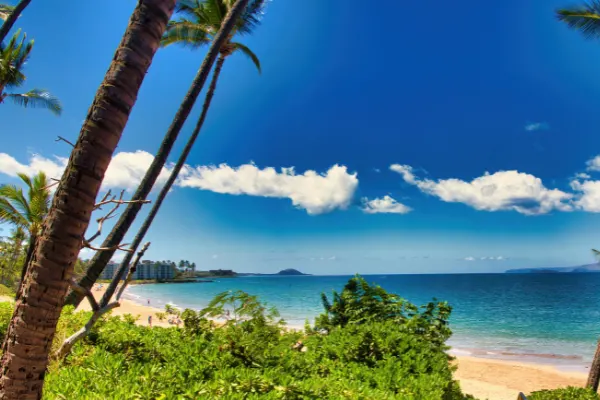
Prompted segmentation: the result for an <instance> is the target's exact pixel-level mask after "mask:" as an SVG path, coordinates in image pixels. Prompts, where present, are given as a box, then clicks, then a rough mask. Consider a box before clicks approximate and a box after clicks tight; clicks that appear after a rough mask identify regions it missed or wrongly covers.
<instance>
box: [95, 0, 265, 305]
mask: <svg viewBox="0 0 600 400" xmlns="http://www.w3.org/2000/svg"><path fill="white" fill-rule="evenodd" d="M264 6H265V0H251V1H250V2H249V3H248V8H247V9H246V11H245V12H244V13H243V14H242V15H241V16H240V18H239V19H238V20H237V23H236V24H235V27H234V28H233V30H232V31H231V33H230V34H229V35H228V36H227V40H225V42H224V43H223V44H222V45H221V48H220V50H219V58H218V60H217V64H216V66H215V71H214V72H213V77H212V80H211V82H210V86H209V87H208V91H207V92H206V98H205V99H204V104H203V106H202V113H201V114H200V118H199V119H198V123H197V124H196V127H195V128H194V131H193V132H192V136H190V138H189V139H188V141H187V143H186V144H185V147H184V149H183V152H182V153H181V155H180V156H179V159H178V160H177V163H176V164H175V166H174V167H173V171H171V175H170V176H169V178H168V180H167V182H166V183H165V185H164V186H163V188H162V189H161V190H160V193H159V194H158V197H157V198H156V200H155V201H154V203H153V204H152V209H151V210H150V213H149V214H148V216H147V217H146V219H145V220H144V222H143V223H142V226H141V227H140V230H139V231H138V233H137V234H136V235H135V238H134V239H133V242H132V243H131V246H130V250H131V252H129V253H127V254H126V255H125V257H123V260H122V261H121V264H120V265H119V268H118V269H117V272H116V273H115V277H116V279H114V280H113V281H112V282H111V283H110V285H117V284H118V282H119V281H120V280H121V279H122V278H123V277H124V276H125V273H126V272H127V269H128V268H129V265H130V263H131V260H132V258H133V256H134V254H135V250H136V249H137V248H138V247H139V245H140V244H141V243H142V241H143V240H144V236H145V235H146V233H147V232H148V229H150V226H151V225H152V222H153V221H154V218H155V217H156V214H157V213H158V210H160V207H161V205H162V203H163V201H164V200H165V197H166V196H167V194H168V193H169V190H171V187H172V186H173V184H174V183H175V180H176V179H177V176H178V175H179V172H181V168H183V166H184V165H185V161H186V160H187V157H188V155H189V154H190V151H191V150H192V147H193V146H194V143H195V142H196V138H198V135H199V134H200V130H201V129H202V125H203V124H204V121H205V119H206V114H207V113H208V109H209V108H210V103H211V101H212V98H213V95H214V93H215V89H216V88H217V81H218V80H219V76H220V74H221V69H222V68H223V63H224V62H225V59H226V58H227V57H229V56H230V55H232V54H233V53H235V52H237V51H240V52H242V53H243V54H245V55H246V56H248V57H249V58H250V59H251V60H252V62H253V63H254V65H255V66H256V68H257V69H258V72H259V73H260V61H259V60H258V57H256V55H255V54H254V53H253V52H252V51H251V50H250V49H249V48H248V47H246V46H244V45H243V44H241V43H237V42H233V41H232V38H233V36H234V35H235V34H236V33H240V34H250V33H252V31H253V29H254V28H255V27H256V26H257V25H258V24H259V23H260V16H261V15H262V12H263V10H264ZM230 8H231V1H230V0H206V1H203V2H200V0H191V1H180V2H179V4H178V10H179V11H180V12H181V13H182V14H184V15H185V18H182V19H180V20H178V21H174V22H170V23H169V26H168V27H167V32H166V33H165V36H164V38H163V40H162V45H163V46H168V45H171V44H174V43H178V44H182V45H184V46H191V47H192V48H198V47H200V46H202V45H203V44H204V43H206V38H207V37H209V38H210V37H212V35H214V34H215V33H216V32H218V31H219V30H220V29H221V26H222V25H223V23H224V16H225V15H227V14H228V13H229V11H230ZM189 265H190V263H189V261H183V260H182V261H181V263H180V266H184V267H185V266H187V268H189ZM187 268H186V271H187V270H188V269H187ZM110 285H109V288H110ZM113 291H114V290H113ZM109 293H111V292H110V290H108V289H107V291H106V292H105V295H104V298H103V300H102V301H103V302H105V303H107V304H108V301H109V300H110V298H108V296H109Z"/></svg>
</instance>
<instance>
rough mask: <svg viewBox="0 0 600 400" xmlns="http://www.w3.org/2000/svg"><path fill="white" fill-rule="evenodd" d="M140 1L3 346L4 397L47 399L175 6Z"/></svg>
mask: <svg viewBox="0 0 600 400" xmlns="http://www.w3.org/2000/svg"><path fill="white" fill-rule="evenodd" d="M175 3H176V0H139V1H138V4H137V6H136V7H135V10H134V12H133V15H132V16H131V19H130V20H129V25H128V26H127V30H126V31H125V34H124V36H123V39H122V41H121V43H120V44H119V47H118V48H117V51H116V53H115V56H114V57H113V60H112V62H111V64H110V67H109V69H108V71H107V73H106V76H105V78H104V81H103V82H102V83H101V85H100V88H99V89H98V91H97V93H96V96H95V98H94V101H93V103H92V106H91V107H90V109H89V111H88V115H87V117H86V119H85V121H84V122H83V127H82V129H81V133H80V135H79V138H78V140H77V142H76V144H75V146H74V148H73V152H72V154H71V157H70V158H69V162H68V163H67V167H66V169H65V172H64V174H63V177H62V179H61V181H60V183H59V185H58V188H57V190H56V193H55V195H54V199H53V201H52V206H51V208H50V210H49V212H48V215H47V217H46V219H45V222H44V225H43V227H42V232H41V235H40V237H39V239H38V241H37V243H36V245H35V249H34V253H33V257H32V259H31V262H30V263H29V265H28V266H27V273H26V275H25V279H24V281H23V287H22V293H21V296H20V297H19V298H18V299H17V301H16V303H15V311H14V313H13V316H12V319H11V321H10V324H9V326H8V329H7V332H6V336H5V339H4V343H3V345H2V358H1V359H0V397H2V399H4V400H17V399H20V400H28V399H31V400H34V399H35V400H37V399H40V398H41V397H42V388H43V383H44V375H45V372H46V368H47V366H48V353H49V351H50V345H51V343H52V340H53V338H54V333H55V332H56V324H57V322H58V318H59V316H60V313H61V311H62V308H63V303H64V298H65V295H66V294H67V289H68V287H69V278H70V277H71V276H72V274H73V268H74V265H75V262H76V260H77V255H78V253H79V250H80V249H81V246H82V242H83V235H84V234H85V231H86V229H87V227H88V224H89V221H90V216H91V214H92V211H93V209H94V203H95V201H96V200H95V199H96V196H97V194H98V191H99V190H100V185H101V183H102V179H103V177H104V173H105V172H106V169H107V167H108V165H109V163H110V160H111V156H112V153H113V152H114V150H115V148H116V147H117V144H118V143H119V140H120V139H121V134H122V133H123V129H124V128H125V125H126V124H127V120H128V119H129V114H130V113H131V110H132V108H133V106H134V104H135V101H136V99H137V95H138V91H139V89H140V86H141V85H142V82H143V80H144V77H145V76H146V73H147V72H148V68H149V67H150V64H151V63H152V59H153V57H154V54H155V52H156V50H157V49H158V47H159V45H160V39H161V37H162V35H163V34H164V32H165V30H166V28H167V23H168V22H169V19H170V17H171V14H172V13H173V10H174V8H175Z"/></svg>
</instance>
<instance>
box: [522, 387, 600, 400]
mask: <svg viewBox="0 0 600 400" xmlns="http://www.w3.org/2000/svg"><path fill="white" fill-rule="evenodd" d="M527 399H528V400H600V396H599V395H598V393H596V392H594V391H593V390H592V389H589V388H585V389H584V388H577V387H571V386H569V387H567V388H562V389H555V390H540V391H539V392H533V393H531V395H529V396H527Z"/></svg>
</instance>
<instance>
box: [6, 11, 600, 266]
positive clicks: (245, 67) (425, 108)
mask: <svg viewBox="0 0 600 400" xmlns="http://www.w3.org/2000/svg"><path fill="white" fill-rule="evenodd" d="M135 3H136V2H135V1H133V0H109V1H107V2H105V3H104V4H103V7H97V6H96V5H94V4H93V3H90V2H69V3H68V4H67V3H66V2H60V4H53V5H50V4H46V3H45V2H38V3H35V2H33V3H32V5H31V6H30V7H29V8H28V9H27V10H26V12H25V14H24V15H23V16H22V17H21V18H20V20H19V23H18V26H19V27H21V28H22V29H23V31H25V32H27V34H28V37H30V38H34V39H35V47H34V50H33V52H32V57H31V60H30V62H29V63H28V65H27V68H26V73H27V78H28V79H27V83H26V85H25V86H24V89H25V90H27V89H29V88H33V87H41V88H46V89H48V90H50V91H51V92H52V93H54V94H55V95H56V96H58V97H59V98H60V99H61V100H62V102H63V106H64V113H63V115H62V116H61V117H55V116H53V115H51V114H50V113H49V112H47V111H44V110H31V109H27V110H25V109H20V108H19V107H17V106H15V105H13V104H10V103H5V104H2V105H0V120H1V121H2V125H3V128H2V132H3V133H2V138H3V141H2V147H1V148H0V181H2V182H10V183H13V182H17V181H16V179H15V178H14V174H15V173H16V172H18V171H27V172H29V171H35V170H36V169H45V170H46V171H48V172H49V173H50V174H51V175H52V173H54V174H55V175H60V171H61V169H60V168H61V165H62V164H61V163H62V161H61V160H60V159H57V158H55V156H58V157H67V156H68V151H69V148H68V146H67V145H65V144H64V143H56V142H55V141H54V139H55V138H56V136H57V135H61V136H65V137H67V138H69V139H72V140H75V138H76V136H77V134H78V133H79V129H80V127H81V122H82V121H83V119H84V118H85V115H86V111H87V109H88V107H89V105H90V103H91V100H92V98H93V96H94V93H95V91H96V89H97V87H98V84H99V83H100V82H101V80H102V78H103V76H104V73H105V72H106V69H107V67H108V65H109V63H110V60H111V57H112V55H113V53H114V50H115V48H116V46H117V44H118V43H119V41H120V38H121V35H122V33H123V31H124V29H125V26H126V24H127V21H128V18H129V16H130V14H131V12H132V10H133V8H134V6H135ZM567 4H570V3H569V2H566V3H565V2H563V1H555V0H532V1H529V2H526V4H524V3H523V2H521V1H517V0H508V1H505V2H503V3H502V5H498V4H481V3H480V2H475V1H467V2H463V3H462V4H461V5H460V6H456V5H451V4H444V3H442V4H438V5H436V7H435V8H432V9H430V10H429V9H428V10H427V18H426V19H424V18H423V17H422V15H423V11H424V9H423V6H422V5H421V4H418V3H414V4H411V3H401V4H396V3H395V2H384V4H382V5H381V6H380V7H356V6H352V2H342V1H339V0H338V1H328V2H324V1H322V0H305V1H303V2H290V1H283V0H273V1H272V2H271V3H270V4H269V6H268V9H267V13H266V15H265V16H264V20H263V24H262V26H260V27H259V28H258V29H257V30H256V32H255V34H254V35H253V36H251V37H244V38H243V39H242V40H243V42H244V43H245V44H247V45H248V46H249V47H250V48H252V49H253V50H254V52H255V53H256V54H257V55H258V56H259V57H260V59H261V62H262V65H263V73H262V75H259V74H258V73H257V72H256V70H255V68H254V67H253V65H252V64H251V63H250V62H249V60H247V59H246V58H244V57H243V56H241V55H234V56H232V57H231V58H230V59H228V60H227V62H226V64H225V67H224V70H223V73H222V76H221V79H220V81H219V86H218V89H217V93H216V96H215V98H214V101H213V105H212V108H211V111H210V114H209V116H208V119H207V121H206V124H205V128H204V130H203V133H202V134H201V137H200V138H199V140H198V141H197V143H196V145H195V148H194V150H193V151H192V154H191V156H190V158H189V159H188V164H189V168H188V169H187V170H186V173H185V174H184V176H182V179H181V181H180V182H179V185H178V186H177V187H176V188H175V189H174V190H173V191H172V192H171V193H170V195H169V196H168V198H167V201H166V202H165V204H164V206H163V208H162V210H161V212H160V214H159V216H158V218H157V219H156V221H155V224H154V226H153V228H152V230H151V232H150V233H149V235H148V239H149V240H150V241H151V242H152V246H151V248H150V251H149V252H148V257H149V258H158V259H175V260H178V259H182V258H184V259H189V260H191V261H195V262H196V263H197V264H198V267H199V268H211V269H212V268H233V269H236V270H238V271H257V272H275V271H277V270H279V269H282V268H298V269H300V270H302V271H305V272H309V273H320V274H348V273H354V272H360V273H420V272H424V273H425V272H495V271H503V270H505V269H508V268H514V267H529V266H532V267H535V266H566V265H577V264H585V263H590V262H593V257H592V256H591V252H590V249H591V248H592V247H597V246H599V245H600V243H599V240H600V235H599V234H598V233H600V217H599V216H598V214H597V213H598V212H600V172H598V171H600V158H598V159H595V157H596V156H598V155H600V136H599V135H598V132H597V129H598V126H600V114H599V113H598V112H597V110H598V108H599V107H600V79H598V72H597V70H598V65H600V43H597V42H596V43H595V42H589V41H585V40H584V39H583V38H582V37H580V35H578V34H577V33H576V32H572V31H569V30H568V29H567V28H566V27H565V26H563V25H562V24H560V23H558V22H557V21H556V20H555V18H554V14H553V12H554V10H555V9H556V8H558V7H560V6H564V5H567ZM482 15H484V16H486V17H485V18H482ZM204 51H205V50H200V51H195V52H193V51H190V50H188V49H183V48H177V47H170V48H167V49H162V50H159V52H158V53H157V55H156V57H155V59H154V62H153V65H152V67H151V69H150V71H149V73H148V75H147V77H146V80H145V82H144V85H143V87H142V89H141V92H140V96H139V99H138V102H137V104H136V107H135V109H134V111H133V113H132V115H131V118H130V120H129V124H128V125H127V128H126V130H125V132H124V135H123V138H122V140H121V142H120V144H119V147H118V149H117V151H116V153H115V161H113V164H115V165H114V166H112V168H113V169H112V170H109V172H108V173H107V182H106V188H108V187H112V188H113V189H117V188H124V189H129V190H131V188H132V187H134V186H135V184H136V183H137V180H138V179H140V178H141V176H142V175H143V172H144V168H145V167H146V166H147V165H148V164H149V162H150V161H149V160H151V158H149V157H151V156H150V154H152V153H154V152H155V151H156V149H157V148H158V147H159V144H160V141H161V138H162V136H163V134H164V133H165V131H166V129H167V127H168V126H169V123H170V121H171V119H172V118H173V116H174V114H175V112H176V110H177V107H178V106H179V103H180V101H181V99H182V98H183V96H184V94H185V92H186V91H187V88H188V86H189V84H190V83H191V81H192V79H193V76H194V74H195V72H196V70H197V68H198V67H199V65H200V63H201V62H202V59H203V57H204ZM199 108H200V107H199V104H197V107H196V109H195V111H194V113H193V114H192V116H191V118H190V119H189V121H188V123H187V124H186V126H185V127H184V129H183V131H182V134H181V135H180V139H179V141H178V142H177V144H176V146H175V149H174V152H173V153H172V156H171V157H170V160H171V161H175V159H176V157H177V155H178V154H179V152H180V151H181V149H182V147H183V145H184V142H185V140H187V137H188V135H189V134H190V133H191V130H192V128H193V124H194V123H195V121H196V119H197V117H198V114H199ZM144 152H145V153H144ZM251 163H254V164H251ZM221 164H226V166H220V165H221ZM269 167H271V168H274V169H275V170H266V168H269ZM291 167H293V168H294V171H295V172H294V173H295V175H294V176H292V172H290V171H288V170H284V171H282V169H281V168H291ZM331 168H333V169H331ZM286 171H287V172H286ZM307 171H309V172H308V173H307ZM310 171H312V172H310ZM486 172H488V173H489V175H487V176H486V175H485V174H486ZM584 173H585V174H587V175H579V176H577V174H584ZM386 196H389V197H386ZM138 225H139V224H138ZM5 228H6V227H5ZM92 228H94V229H95V226H94V225H93V224H92ZM134 228H137V225H136V226H135V227H134ZM135 230H136V229H132V230H131V231H130V235H129V236H131V237H132V236H133V234H134V232H135ZM4 233H6V229H5V231H4ZM490 258H493V259H490Z"/></svg>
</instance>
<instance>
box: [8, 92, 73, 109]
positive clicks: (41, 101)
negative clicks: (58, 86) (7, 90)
mask: <svg viewBox="0 0 600 400" xmlns="http://www.w3.org/2000/svg"><path fill="white" fill-rule="evenodd" d="M7 97H8V98H10V99H12V100H13V102H14V103H15V104H18V105H20V106H23V107H25V108H27V107H31V108H36V107H39V108H47V109H48V110H50V111H51V112H52V113H54V114H55V115H60V114H61V112H62V105H61V104H60V100H58V98H56V97H54V96H52V95H51V94H50V92H47V91H45V90H42V89H33V90H30V91H29V92H27V93H21V94H14V93H11V94H8V95H7Z"/></svg>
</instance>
